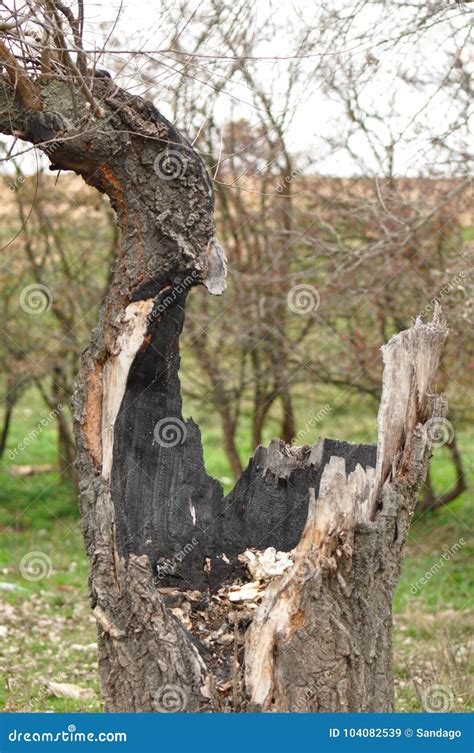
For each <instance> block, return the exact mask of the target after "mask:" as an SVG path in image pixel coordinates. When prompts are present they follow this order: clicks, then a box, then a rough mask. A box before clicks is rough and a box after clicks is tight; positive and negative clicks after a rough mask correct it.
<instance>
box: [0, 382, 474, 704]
mask: <svg viewBox="0 0 474 753" xmlns="http://www.w3.org/2000/svg"><path fill="white" fill-rule="evenodd" d="M326 399H328V396H327V395H318V407H321V404H322V403H324V402H325V401H326ZM185 407H186V413H187V415H189V414H190V413H192V414H193V416H194V418H195V419H196V420H198V421H199V422H200V423H201V428H202V431H203V440H204V447H205V452H206V463H207V468H208V470H209V472H210V473H212V474H213V475H215V476H216V477H217V478H220V479H221V481H222V482H223V484H224V486H225V487H226V488H228V487H229V486H230V485H231V481H230V473H229V469H228V465H227V463H226V461H225V459H224V458H223V455H222V452H221V450H220V434H219V426H218V422H217V421H216V420H215V418H214V417H213V416H212V415H210V413H209V411H206V409H204V408H203V407H202V405H201V406H198V405H192V404H188V403H187V402H186V403H185ZM41 410H42V408H41V404H40V403H39V402H38V399H37V397H36V395H35V394H34V393H33V392H29V393H27V394H26V395H25V396H24V398H23V400H22V403H21V406H20V408H19V410H18V412H17V414H16V418H15V421H14V425H13V429H12V434H11V437H10V443H9V447H10V448H15V447H16V446H18V444H19V443H20V442H22V441H23V440H24V438H25V437H26V436H27V435H28V434H29V432H31V430H32V429H34V427H35V426H37V424H38V421H39V420H40V419H41ZM299 413H300V415H299V426H302V425H304V411H300V412H299ZM46 414H47V411H44V415H46ZM361 415H363V416H364V417H365V418H364V419H362V418H361ZM374 416H375V408H374V406H372V407H371V406H369V405H361V404H360V403H351V404H349V405H347V406H345V409H344V410H340V411H339V412H335V411H334V412H333V414H332V415H331V414H329V415H328V416H327V417H326V418H325V419H324V422H321V424H320V425H318V426H316V427H315V428H314V429H312V430H311V432H308V437H307V438H306V437H305V439H304V441H305V442H313V441H314V440H315V439H316V436H317V434H318V433H320V434H322V435H326V436H335V437H338V438H344V439H351V440H353V441H362V440H364V441H373V439H374V437H375V422H374ZM272 428H273V430H274V431H275V430H276V424H275V426H274V427H272V426H270V428H269V430H268V432H267V436H266V439H269V438H270V437H271V435H272ZM239 441H240V444H241V446H242V456H244V455H248V449H247V448H246V446H245V445H246V434H245V431H242V434H241V436H240V438H239ZM458 442H459V446H460V448H461V450H462V453H463V457H464V460H465V465H466V470H467V471H468V474H469V479H470V491H472V486H473V480H474V479H473V476H474V473H473V465H472V458H473V450H474V432H472V430H471V433H468V432H467V431H463V432H459V435H458ZM55 451H56V433H55V427H54V425H53V423H50V424H48V425H47V426H46V428H45V429H43V431H42V432H41V433H40V434H39V435H38V436H37V437H36V439H35V440H34V441H33V442H31V443H30V444H28V446H27V447H25V449H24V450H23V451H22V452H21V453H19V455H18V456H17V457H16V459H15V461H14V462H15V463H17V464H29V463H34V464H40V463H55V459H56V458H55ZM435 453H436V454H435V463H434V466H433V471H434V473H433V476H434V479H435V482H436V484H437V486H438V487H439V488H442V487H444V486H447V485H448V484H449V483H450V481H452V478H453V470H452V467H451V465H450V463H449V459H448V455H447V453H446V451H445V450H444V448H440V449H439V450H436V451H435ZM5 461H6V462H5V466H4V467H3V468H2V469H1V473H0V525H1V526H2V529H3V530H2V534H1V537H2V545H1V549H0V570H1V572H0V581H1V582H2V584H16V585H17V586H20V587H21V589H26V590H21V591H19V592H12V591H10V592H7V591H5V590H2V591H0V597H1V603H0V626H2V627H1V628H0V645H1V649H0V656H1V659H0V662H1V663H0V668H1V672H2V682H1V684H0V698H1V704H2V706H3V707H5V708H8V709H9V710H12V711H27V710H35V711H99V710H101V701H100V697H99V694H98V683H97V666H96V657H95V650H94V645H93V644H94V643H95V641H96V632H95V621H94V619H93V618H92V616H91V614H90V611H89V607H88V598H87V563H86V558H85V554H84V552H83V550H82V537H81V530H80V522H79V517H78V511H77V505H76V501H75V499H74V496H73V493H72V490H71V487H70V485H69V483H68V482H67V481H66V480H64V479H62V478H60V477H58V474H55V473H49V474H41V475H36V476H32V477H26V478H21V477H13V476H12V475H10V474H9V473H8V470H7V466H8V456H6V457H5ZM469 494H470V492H465V493H464V494H463V495H462V497H460V498H459V499H458V500H456V502H454V503H453V504H451V505H450V506H449V507H447V508H444V509H442V510H440V511H438V512H435V513H431V514H426V515H425V516H424V517H423V519H422V520H418V521H416V522H415V523H414V524H413V526H412V529H411V532H410V537H409V542H408V552H407V558H406V561H405V566H404V571H403V575H402V579H401V582H400V585H399V587H398V590H397V593H396V598H395V618H394V619H395V637H394V643H395V671H396V693H397V710H398V711H420V710H422V708H423V704H422V698H425V697H426V693H432V692H436V689H435V691H433V690H432V688H433V686H441V691H438V692H441V697H442V699H443V698H447V699H448V701H449V705H450V709H451V710H452V711H468V710H469V709H472V684H471V685H470V681H469V665H470V663H471V668H472V655H473V648H474V644H473V640H472V637H471V635H472V602H471V599H470V592H472V581H473V577H472V576H473V572H472V571H473V564H472V563H473V562H474V557H473V554H474V552H473V546H472V539H471V538H470V532H469V527H470V524H471V523H472V514H471V509H472V504H471V503H470V502H469ZM33 551H36V552H41V553H42V554H43V556H44V555H47V556H48V557H49V558H50V560H51V563H52V572H51V574H50V576H49V577H48V578H46V579H43V580H41V581H39V582H28V581H25V580H24V579H23V578H22V576H21V574H20V572H19V566H20V562H21V560H22V558H23V557H24V556H25V555H27V554H28V553H30V552H33ZM443 555H445V556H444V558H443ZM421 578H424V580H425V581H426V582H425V584H424V585H423V584H422V583H421V581H420V579H421ZM3 587H5V585H3ZM91 644H92V645H91ZM52 680H53V681H56V682H67V683H74V684H77V685H79V686H81V687H83V688H87V689H90V690H91V691H92V693H91V694H90V695H91V697H90V698H87V699H81V700H65V699H59V698H54V697H53V696H52V695H50V693H49V691H48V689H47V686H46V683H47V682H48V681H52Z"/></svg>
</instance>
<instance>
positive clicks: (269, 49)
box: [29, 0, 472, 175]
mask: <svg viewBox="0 0 474 753" xmlns="http://www.w3.org/2000/svg"><path fill="white" fill-rule="evenodd" d="M329 2H331V0H325V2H324V3H319V2H314V0H296V1H295V2H293V3H291V4H287V3H281V2H280V3H273V4H272V3H271V0H254V2H253V4H252V3H250V4H249V6H248V7H249V9H250V11H251V12H252V13H253V14H254V16H255V27H256V28H258V26H259V23H260V21H261V20H262V19H265V18H266V17H267V16H268V14H269V12H270V11H271V9H272V8H273V9H274V10H275V14H274V15H276V16H277V21H278V22H279V24H280V26H281V28H282V31H281V33H279V34H278V38H277V39H276V40H273V41H272V42H267V41H265V40H264V39H256V50H257V51H258V54H259V55H261V56H262V57H264V56H270V58H271V57H273V56H274V57H280V58H284V57H285V56H286V55H294V54H295V52H296V50H295V49H294V42H293V39H292V38H291V37H290V35H289V34H288V35H286V34H285V28H286V26H288V28H289V26H290V25H291V24H290V22H291V23H296V25H297V24H298V23H299V24H301V25H302V26H304V25H308V26H309V27H313V28H315V29H316V28H317V25H318V23H319V18H320V13H321V11H322V10H324V8H327V5H328V3H329ZM332 4H333V5H336V6H337V5H338V2H337V0H332ZM420 4H421V5H426V4H425V3H423V1H422V0H420ZM231 5H232V4H231ZM360 5H363V3H360V2H358V1H356V0H354V2H353V6H354V8H357V7H359V6H360ZM384 6H385V7H384ZM85 7H86V18H87V27H86V46H87V48H89V49H90V50H94V49H96V50H101V49H103V48H104V46H106V47H109V48H110V40H114V41H115V42H116V43H117V44H118V45H119V47H120V48H121V49H125V50H132V51H135V52H138V51H140V50H145V51H152V52H153V51H159V50H163V49H166V48H167V47H169V46H170V45H171V43H172V38H173V37H172V33H171V25H170V21H171V20H173V21H174V20H175V19H176V13H178V11H177V8H176V4H174V5H172V6H171V7H172V8H173V16H172V19H171V18H167V17H166V15H164V14H163V10H162V7H161V2H160V0H154V1H153V2H150V0H148V2H147V1H146V0H134V2H127V0H126V1H125V2H124V3H123V4H121V3H119V2H117V1H116V0H113V2H107V1H106V0H95V2H88V0H85ZM188 8H189V10H188V15H186V14H184V15H183V16H182V17H181V18H180V23H181V30H182V36H181V37H180V43H181V44H182V46H183V47H184V49H186V45H187V43H189V39H190V35H192V34H193V29H194V27H195V19H196V18H198V16H199V14H209V13H211V12H212V11H211V9H210V3H209V2H208V0H190V2H189V3H188ZM193 13H194V14H196V15H195V16H193ZM297 17H299V21H298V22H296V21H295V19H296V18H297ZM407 18H408V16H406V17H404V16H403V15H402V14H401V12H400V11H397V13H391V14H389V13H388V12H387V8H386V5H385V4H382V3H370V4H368V5H367V7H366V9H365V10H364V11H363V12H361V13H359V14H358V15H357V17H356V20H355V22H354V23H353V24H352V26H351V30H350V33H349V34H348V36H347V38H346V39H345V40H344V46H343V48H341V47H340V45H339V47H338V40H334V46H333V48H329V49H328V48H325V49H322V50H321V51H320V52H319V48H318V53H317V54H316V55H314V56H313V57H311V58H310V59H308V60H307V61H306V62H305V63H304V66H305V70H306V73H307V74H308V79H307V83H306V85H305V86H304V87H303V88H302V89H301V91H300V93H299V96H298V97H297V98H296V99H295V100H294V102H293V106H292V112H293V118H292V122H291V125H290V126H289V129H288V133H289V143H290V148H292V149H293V150H294V151H295V152H301V151H304V152H306V153H308V154H309V155H310V156H311V157H312V158H313V159H314V160H315V166H314V168H313V169H314V170H316V171H318V172H321V173H325V174H335V175H351V174H354V172H357V171H359V172H360V169H361V168H360V166H357V165H356V164H355V159H354V157H353V156H352V157H351V156H350V154H349V153H348V151H347V150H346V149H340V148H339V149H336V148H333V147H330V146H328V144H327V140H326V137H327V136H330V135H333V134H335V133H337V131H338V129H339V128H340V124H341V106H340V104H339V103H338V102H336V101H335V100H334V98H333V97H329V96H328V95H327V93H324V91H323V90H322V87H321V82H320V78H319V77H318V75H317V73H316V72H315V73H314V75H311V74H312V71H315V69H316V68H317V65H318V62H319V61H320V60H324V61H326V62H327V61H331V60H332V59H334V53H335V52H336V51H340V49H344V50H346V55H347V56H348V58H350V59H351V61H353V63H354V65H356V66H357V65H358V64H361V63H362V62H364V61H365V60H367V56H368V55H369V56H372V57H373V59H374V61H375V62H374V67H373V70H372V75H371V76H370V78H369V79H368V80H367V81H366V82H365V84H364V87H363V89H362V93H361V101H362V102H363V104H364V106H365V107H366V108H367V110H368V111H369V112H370V113H373V115H374V118H373V120H372V122H371V125H372V127H374V129H375V132H376V133H377V136H378V137H379V138H380V140H381V142H382V143H388V142H389V141H390V139H391V138H393V137H398V135H399V134H402V133H403V134H404V137H406V138H404V144H403V147H401V148H399V149H398V150H397V153H396V172H397V173H399V174H415V173H416V172H417V171H418V170H423V169H425V168H426V165H427V163H429V160H430V153H431V146H430V144H431V138H432V136H433V132H435V133H436V134H437V133H440V134H441V133H444V131H445V130H446V129H448V128H449V126H450V123H451V122H453V121H454V119H455V117H456V112H455V109H456V106H455V104H453V97H452V96H449V93H448V92H447V91H446V90H445V89H444V87H443V86H439V81H440V80H442V75H443V72H444V71H445V70H447V63H446V59H447V54H448V53H449V51H450V50H451V49H452V47H453V43H452V41H451V39H450V37H451V36H452V32H451V30H450V29H448V27H447V25H445V24H437V25H435V26H434V27H433V28H432V29H431V30H429V31H428V32H427V33H426V34H424V36H423V37H422V39H420V38H418V37H414V36H413V37H410V36H407V37H406V38H404V40H403V41H402V43H400V44H399V45H397V46H396V47H393V46H392V45H391V44H382V42H383V40H390V39H393V38H394V37H396V36H397V34H398V33H399V32H400V31H402V30H403V29H405V27H406V19H407ZM452 23H453V24H455V25H456V26H457V28H458V29H459V39H460V40H461V41H462V40H464V39H465V36H466V34H465V32H466V18H465V17H463V18H461V17H456V14H453V20H452ZM193 24H194V26H193ZM362 32H364V33H365V38H364V39H363V40H362V41H361V39H360V36H361V33H362ZM206 53H207V54H209V55H210V56H212V55H214V54H215V55H219V54H220V53H221V50H220V49H218V48H217V47H215V46H213V40H212V38H211V39H209V44H208V46H207V47H206ZM462 54H463V55H469V54H470V55H471V60H472V51H471V52H470V53H469V52H468V48H467V46H466V47H465V48H464V47H463V52H462ZM318 56H319V57H318ZM119 58H120V55H118V54H117V55H114V60H115V61H116V62H117V61H118V60H119ZM162 59H163V60H164V58H162ZM110 61H111V58H110V57H109V58H107V57H105V58H104V59H103V61H102V62H101V64H100V65H99V67H100V66H101V65H102V67H103V66H104V65H105V67H108V68H109V69H110V67H111V62H110ZM136 61H137V64H138V66H139V67H140V69H141V71H142V73H144V74H145V75H146V74H147V73H148V72H149V70H150V69H151V65H150V64H148V63H147V61H146V59H144V58H142V57H140V58H136ZM206 66H211V62H210V61H200V66H199V68H196V69H192V70H193V73H194V74H195V75H197V76H198V77H200V80H201V81H202V85H201V86H200V88H201V94H202V96H205V93H206V86H209V81H208V78H207V75H206V70H205V68H206ZM285 66H286V61H285V62H279V61H278V60H275V59H268V60H262V61H261V62H260V63H259V64H258V75H259V78H260V81H262V82H263V83H264V85H265V88H266V89H267V88H268V92H272V97H273V99H274V101H275V103H276V107H277V109H278V106H279V101H280V100H281V101H282V102H283V97H284V94H285V91H284V90H280V91H279V86H280V87H283V89H284V86H285V80H286V79H285V73H284V70H283V68H284V67H285ZM415 69H418V71H419V72H421V74H422V75H423V76H424V77H425V78H426V79H428V78H430V77H432V78H433V83H432V84H430V83H429V82H428V83H427V84H426V86H425V87H424V88H423V90H422V91H421V90H415V89H414V88H413V87H411V86H408V85H406V84H403V83H402V82H401V80H400V77H399V76H397V72H398V73H400V72H401V71H402V70H403V71H410V70H415ZM188 70H189V69H188ZM208 70H209V71H211V67H209V68H208ZM196 71H197V73H196ZM126 74H127V70H125V75H124V76H122V77H121V78H120V79H118V82H119V83H120V84H122V85H123V84H126V85H128V86H129V87H133V91H134V92H136V93H141V92H143V93H146V87H145V86H144V85H143V84H141V83H140V82H137V80H136V78H134V79H132V78H129V77H127V75H126ZM154 75H155V77H156V78H155V86H154V88H153V92H152V96H153V100H154V102H155V104H156V106H157V107H158V108H159V109H160V110H161V111H162V112H163V114H164V115H165V116H167V117H168V118H169V119H170V120H173V119H174V117H173V95H172V92H170V88H171V87H172V85H173V84H174V83H176V79H177V77H179V75H180V74H179V73H176V72H174V71H170V70H169V69H168V68H166V67H163V69H162V70H159V72H158V73H154ZM114 76H115V74H114ZM210 78H211V74H209V80H210ZM226 92H227V94H226V95H224V96H222V97H221V98H220V100H219V104H218V106H217V110H216V111H214V116H215V117H216V118H217V119H218V120H219V121H220V122H222V123H223V122H225V120H226V119H228V118H229V117H230V114H231V113H232V116H233V117H245V118H246V119H247V120H248V121H249V122H250V123H251V124H254V123H255V122H256V121H257V120H258V118H257V117H256V113H255V108H254V105H253V103H252V93H251V91H249V89H248V86H247V84H246V83H245V82H244V81H236V82H231V83H230V85H229V86H228V87H226ZM453 108H454V109H453ZM196 125H197V127H198V128H199V127H205V118H204V117H203V122H202V123H199V124H196ZM191 135H192V134H191ZM350 147H351V150H352V153H353V155H354V154H355V155H356V157H358V158H359V159H360V161H361V162H362V163H363V164H364V165H365V166H366V169H367V170H369V171H370V169H373V170H376V165H375V163H374V160H373V158H372V155H371V151H370V149H369V148H368V146H367V142H366V139H365V137H360V136H359V137H357V136H356V137H353V138H352V140H351V143H350ZM29 159H30V162H31V158H29Z"/></svg>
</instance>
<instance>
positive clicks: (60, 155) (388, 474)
mask: <svg viewBox="0 0 474 753" xmlns="http://www.w3.org/2000/svg"><path fill="white" fill-rule="evenodd" d="M1 83H2V86H1V87H0V100H2V102H1V104H2V107H0V113H1V114H0V130H2V131H3V133H9V134H14V135H16V136H18V137H19V138H22V139H24V140H27V141H30V142H32V143H34V144H38V145H39V146H40V148H41V149H43V150H44V151H45V153H46V154H48V156H49V157H50V159H51V162H52V167H53V169H68V170H74V171H75V172H76V173H78V174H80V175H82V176H83V177H84V179H85V180H86V182H87V183H89V184H90V185H93V186H95V187H96V188H97V189H98V190H100V191H102V192H105V193H107V194H108V196H109V197H110V201H111V204H112V206H113V207H114V209H115V211H116V214H117V218H118V222H119V225H120V229H121V237H122V241H121V252H120V256H119V258H118V259H117V262H116V265H115V268H114V272H113V277H112V282H111V286H110V290H109V293H108V295H107V298H106V300H105V302H104V305H103V308H102V311H101V315H100V321H99V324H98V326H97V328H96V330H95V331H94V333H93V335H92V339H91V343H90V346H89V348H88V349H87V351H86V352H85V353H84V356H83V359H82V367H81V373H80V376H79V379H78V382H77V390H76V394H75V397H74V414H75V422H76V438H77V447H78V471H79V477H80V508H81V516H82V522H83V530H84V540H85V546H86V550H87V554H88V558H89V563H90V580H89V586H90V596H91V604H92V609H93V612H94V615H95V617H96V619H97V624H98V636H99V638H98V645H99V670H100V681H101V687H102V692H103V696H104V699H105V705H106V710H108V711H124V712H126V711H137V712H138V711H158V712H169V711H203V712H206V711H212V710H215V711H220V710H228V711H256V710H262V711H391V710H393V677H392V643H391V631H392V615H391V605H392V596H393V590H394V587H395V585H396V582H397V579H398V577H399V573H400V569H401V565H402V557H403V546H404V542H405V539H406V535H407V531H408V527H409V525H410V519H411V516H412V514H413V510H414V507H415V504H416V500H417V495H418V490H419V487H420V484H421V483H422V481H423V479H424V477H425V474H426V468H427V462H428V459H429V455H430V449H431V442H432V437H433V433H432V432H430V427H432V426H433V424H434V423H436V422H437V421H439V420H440V419H441V418H442V417H443V415H444V414H445V410H446V404H445V401H444V399H443V398H441V397H436V396H433V395H432V394H431V384H432V382H433V379H434V376H435V372H436V368H437V364H438V360H439V356H440V352H441V349H442V346H443V343H444V340H445V337H446V332H447V330H446V326H445V324H444V323H443V321H442V320H441V315H440V312H439V311H437V312H436V313H435V316H434V319H433V322H432V323H431V324H423V323H422V322H421V321H418V322H417V323H416V325H415V326H414V327H413V328H412V329H410V330H408V331H406V332H402V333H400V334H399V335H397V336H395V337H394V338H392V340H391V341H390V343H389V344H388V345H387V346H385V348H384V353H383V356H384V361H385V371H384V381H383V396H382V402H381V406H380V411H379V417H378V432H379V435H378V444H377V447H375V446H371V445H352V444H349V443H347V442H340V441H336V440H332V439H325V440H320V441H319V442H318V443H317V444H316V445H315V446H314V447H308V446H305V447H289V446H286V445H285V444H284V443H283V442H281V441H279V440H274V441H273V442H272V443H271V444H270V446H269V447H268V448H263V447H259V448H258V449H257V450H256V452H255V454H254V457H253V458H252V459H251V460H250V462H249V465H248V467H247V468H246V470H245V471H244V472H243V474H242V476H241V478H240V479H239V481H238V482H237V484H236V486H235V488H234V490H233V491H232V492H231V493H230V494H229V495H228V496H227V497H224V494H223V491H222V489H221V487H220V485H219V483H218V482H217V481H216V480H214V479H212V478H210V477H209V476H208V475H207V473H206V470H205V467H204V461H203V453H202V446H201V437H200V432H199V428H198V426H197V425H196V424H195V423H194V422H193V421H192V420H191V419H190V420H187V421H185V420H184V418H183V415H182V402H181V394H180V384H179V377H178V371H179V336H180V333H181V330H182V327H183V323H184V309H185V302H186V297H187V295H188V294H189V293H190V290H191V289H192V287H194V286H195V285H198V284H202V285H205V286H206V287H207V288H208V289H209V291H210V292H211V293H222V292H223V289H224V277H225V260H224V257H223V254H222V251H221V249H220V247H219V244H218V242H217V240H216V237H215V230H214V223H213V190H212V184H211V182H210V180H209V178H208V176H207V174H206V170H205V168H204V165H203V162H202V160H201V159H200V157H199V155H198V154H197V153H196V152H195V150H194V149H193V148H192V147H191V146H190V144H189V143H188V142H187V141H186V140H185V139H184V138H183V137H182V136H180V135H179V134H178V133H177V132H176V130H175V129H174V128H173V127H172V125H171V124H170V123H169V122H168V121H167V120H166V119H165V118H164V117H163V116H162V115H161V114H160V113H159V112H158V110H156V108H154V107H153V105H151V104H150V103H149V102H145V101H144V100H143V99H141V98H139V97H135V96H131V95H130V94H128V93H127V92H125V91H123V90H121V89H119V88H117V87H115V86H114V85H113V83H112V82H111V81H110V80H109V79H107V78H103V77H98V78H96V79H95V80H94V81H93V87H92V91H93V95H94V97H95V98H96V100H97V101H98V102H100V108H94V109H93V110H92V109H91V108H90V106H89V103H88V102H87V101H86V100H85V98H84V95H83V93H82V92H80V91H78V92H75V96H74V101H73V99H72V97H71V92H70V89H69V87H68V86H67V85H66V84H65V83H62V82H59V81H54V80H53V81H50V82H43V84H41V85H38V86H39V87H40V97H39V100H38V101H37V100H35V101H34V103H33V105H32V104H31V103H28V101H27V100H26V99H24V98H23V100H22V99H21V92H20V93H19V92H17V91H14V89H13V87H12V84H11V83H10V81H9V80H8V79H7V78H5V77H4V78H2V81H1Z"/></svg>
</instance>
